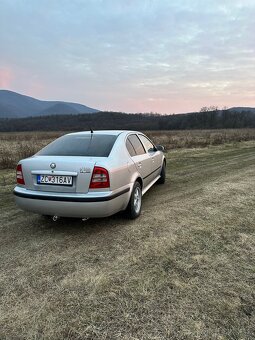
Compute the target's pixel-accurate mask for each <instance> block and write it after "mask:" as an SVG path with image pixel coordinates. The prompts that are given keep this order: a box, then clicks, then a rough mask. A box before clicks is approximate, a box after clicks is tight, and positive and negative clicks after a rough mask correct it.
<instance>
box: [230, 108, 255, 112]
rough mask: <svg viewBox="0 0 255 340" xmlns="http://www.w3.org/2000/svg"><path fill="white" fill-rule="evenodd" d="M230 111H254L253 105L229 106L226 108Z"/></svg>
mask: <svg viewBox="0 0 255 340" xmlns="http://www.w3.org/2000/svg"><path fill="white" fill-rule="evenodd" d="M228 110H229V111H232V112H253V113H255V107H231V108H230V109H228Z"/></svg>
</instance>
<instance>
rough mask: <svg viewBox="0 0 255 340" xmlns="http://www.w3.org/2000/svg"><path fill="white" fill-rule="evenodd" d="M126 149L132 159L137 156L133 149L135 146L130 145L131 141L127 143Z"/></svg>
mask: <svg viewBox="0 0 255 340" xmlns="http://www.w3.org/2000/svg"><path fill="white" fill-rule="evenodd" d="M126 147H127V149H128V152H129V154H130V156H131V157H133V156H135V155H136V152H135V149H134V148H133V145H132V144H131V143H130V141H129V139H127V141H126Z"/></svg>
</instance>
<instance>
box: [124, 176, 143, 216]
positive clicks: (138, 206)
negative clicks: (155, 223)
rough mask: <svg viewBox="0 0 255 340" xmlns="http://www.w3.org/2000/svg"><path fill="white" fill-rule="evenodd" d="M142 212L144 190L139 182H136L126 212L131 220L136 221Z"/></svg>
mask: <svg viewBox="0 0 255 340" xmlns="http://www.w3.org/2000/svg"><path fill="white" fill-rule="evenodd" d="M141 210H142V188H141V185H140V183H139V182H135V184H134V187H133V190H132V194H131V197H130V201H129V203H128V207H127V210H126V212H127V215H128V217H129V218H130V219H135V218H137V217H138V216H139V215H140V213H141Z"/></svg>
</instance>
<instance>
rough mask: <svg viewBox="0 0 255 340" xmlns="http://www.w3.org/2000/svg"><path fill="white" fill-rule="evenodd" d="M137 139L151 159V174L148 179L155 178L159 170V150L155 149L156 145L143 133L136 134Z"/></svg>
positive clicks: (160, 160)
mask: <svg viewBox="0 0 255 340" xmlns="http://www.w3.org/2000/svg"><path fill="white" fill-rule="evenodd" d="M138 137H139V139H140V140H141V142H142V143H143V146H144V148H145V150H146V152H147V154H148V155H149V157H150V159H151V169H152V170H151V175H150V180H151V181H152V180H153V179H155V178H156V177H157V176H158V175H159V174H160V171H161V165H162V156H161V153H160V152H159V151H157V148H156V146H155V145H154V144H153V143H152V142H151V141H150V140H149V138H148V137H146V136H145V135H143V134H140V133H139V134H138Z"/></svg>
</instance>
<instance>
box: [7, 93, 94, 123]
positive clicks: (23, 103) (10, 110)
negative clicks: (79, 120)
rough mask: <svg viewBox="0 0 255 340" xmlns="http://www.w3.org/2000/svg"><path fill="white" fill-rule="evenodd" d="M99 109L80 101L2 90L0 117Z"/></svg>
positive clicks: (89, 111)
mask: <svg viewBox="0 0 255 340" xmlns="http://www.w3.org/2000/svg"><path fill="white" fill-rule="evenodd" d="M99 111H100V110H97V109H94V108H91V107H88V106H86V105H83V104H79V103H73V102H66V101H56V100H53V101H48V100H40V99H36V98H33V97H30V96H27V95H24V94H20V93H17V92H14V91H10V90H4V89H2V90H0V118H25V117H37V116H41V115H42V116H44V115H55V114H80V113H96V112H99Z"/></svg>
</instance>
